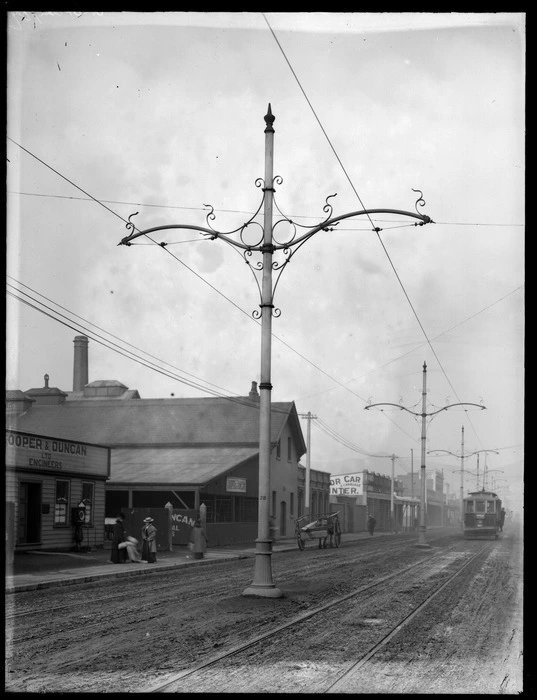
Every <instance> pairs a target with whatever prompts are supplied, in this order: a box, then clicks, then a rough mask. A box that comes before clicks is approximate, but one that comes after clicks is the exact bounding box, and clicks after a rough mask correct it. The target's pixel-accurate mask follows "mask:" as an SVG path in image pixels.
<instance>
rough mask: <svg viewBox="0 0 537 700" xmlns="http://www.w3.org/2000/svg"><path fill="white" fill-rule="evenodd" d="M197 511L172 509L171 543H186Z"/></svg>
mask: <svg viewBox="0 0 537 700" xmlns="http://www.w3.org/2000/svg"><path fill="white" fill-rule="evenodd" d="M197 517H198V512H197V511H196V510H182V509H179V508H174V509H173V510H172V544H187V543H188V537H189V535H190V531H191V530H192V528H193V527H194V523H195V522H196V518H197Z"/></svg>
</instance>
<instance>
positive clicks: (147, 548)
mask: <svg viewBox="0 0 537 700" xmlns="http://www.w3.org/2000/svg"><path fill="white" fill-rule="evenodd" d="M142 561H146V562H147V563H148V564H154V563H155V562H156V561H157V528H156V527H155V526H154V525H153V518H144V527H143V529H142Z"/></svg>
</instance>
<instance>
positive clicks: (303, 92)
mask: <svg viewBox="0 0 537 700" xmlns="http://www.w3.org/2000/svg"><path fill="white" fill-rule="evenodd" d="M261 14H262V16H263V18H264V20H265V22H266V23H267V26H268V28H269V30H270V32H271V34H272V36H273V38H274V40H275V42H276V44H277V45H278V48H279V49H280V51H281V53H282V55H283V57H284V59H285V61H286V63H287V65H288V66H289V69H290V71H291V73H292V74H293V76H294V78H295V80H296V82H297V84H298V86H299V88H300V90H301V91H302V94H303V95H304V98H305V99H306V102H307V103H308V105H309V107H310V109H311V111H312V113H313V115H314V117H315V119H316V120H317V123H318V124H319V127H320V128H321V131H322V132H323V134H324V136H325V138H326V140H327V141H328V144H329V146H330V148H331V149H332V152H333V153H334V156H335V158H336V160H337V161H338V163H339V165H340V166H341V169H342V170H343V173H344V175H345V177H346V178H347V181H348V182H349V184H350V186H351V188H352V190H353V192H354V193H355V195H356V197H357V199H358V201H359V202H360V205H361V206H362V208H363V209H365V206H364V204H363V202H362V199H361V197H360V195H359V194H358V191H357V190H356V188H355V186H354V183H353V182H352V180H351V178H350V176H349V174H348V173H347V170H346V169H345V167H344V165H343V163H342V161H341V159H340V157H339V155H338V153H337V151H336V149H335V148H334V146H333V144H332V142H331V140H330V138H329V136H328V134H327V133H326V130H325V129H324V127H323V125H322V123H321V120H320V119H319V117H318V116H317V113H316V112H315V109H314V107H313V105H312V104H311V102H310V100H309V98H308V96H307V94H306V91H305V90H304V88H303V86H302V84H301V83H300V80H299V79H298V76H297V74H296V73H295V71H294V69H293V67H292V65H291V63H290V61H289V59H288V58H287V55H286V53H285V51H284V50H283V47H282V45H281V44H280V42H279V41H278V38H277V36H276V34H275V33H274V30H273V29H272V27H271V25H270V22H269V21H268V19H267V17H266V15H265V14H264V13H263V12H262V13H261ZM367 216H368V219H369V221H370V223H371V226H372V227H373V230H374V231H375V232H376V234H377V237H378V240H379V242H380V244H381V245H382V248H383V250H384V253H385V254H386V257H387V258H388V261H389V263H390V265H391V267H392V270H393V272H394V274H395V276H396V278H397V281H398V282H399V285H400V286H401V289H402V290H403V293H404V295H405V297H406V299H407V301H408V303H409V305H410V308H411V310H412V313H413V314H414V317H415V318H416V321H417V322H418V325H419V327H420V328H421V331H422V333H423V335H424V336H425V339H426V341H427V344H428V346H429V347H430V349H431V352H432V353H433V355H434V357H435V359H436V361H437V362H438V366H439V367H440V370H441V371H442V374H443V375H444V377H445V379H446V381H447V383H448V385H449V386H450V387H451V390H452V391H453V393H454V394H455V396H456V397H457V399H458V401H459V402H460V403H462V402H461V400H460V398H459V396H458V393H457V391H456V389H455V388H454V387H453V384H452V383H451V380H450V379H449V377H448V376H447V373H446V371H445V369H444V367H443V365H442V363H441V362H440V358H439V357H438V355H437V353H436V350H435V349H434V348H433V346H432V343H431V341H430V340H429V337H428V335H427V333H426V331H425V328H424V327H423V324H422V323H421V321H420V318H419V316H418V314H417V312H416V309H415V308H414V305H413V304H412V302H411V300H410V297H409V296H408V293H407V291H406V289H405V287H404V285H403V282H402V280H401V278H400V277H399V274H398V272H397V270H396V268H395V265H394V264H393V261H392V259H391V257H390V255H389V253H388V251H387V249H386V246H385V245H384V242H383V241H382V238H381V236H380V232H379V230H378V228H377V227H375V226H374V224H373V221H372V219H371V217H370V216H369V214H367ZM468 422H469V423H470V425H471V426H472V429H473V431H474V433H475V434H476V436H477V431H476V429H475V427H474V425H473V423H472V421H471V420H470V418H468ZM477 437H478V436H477ZM478 439H479V437H478Z"/></svg>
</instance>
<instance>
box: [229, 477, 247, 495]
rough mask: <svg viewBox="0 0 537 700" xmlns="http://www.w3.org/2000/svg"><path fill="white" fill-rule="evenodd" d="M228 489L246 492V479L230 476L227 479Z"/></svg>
mask: <svg viewBox="0 0 537 700" xmlns="http://www.w3.org/2000/svg"><path fill="white" fill-rule="evenodd" d="M226 491H230V492H232V493H246V479H239V478H237V477H231V476H228V477H227V479H226Z"/></svg>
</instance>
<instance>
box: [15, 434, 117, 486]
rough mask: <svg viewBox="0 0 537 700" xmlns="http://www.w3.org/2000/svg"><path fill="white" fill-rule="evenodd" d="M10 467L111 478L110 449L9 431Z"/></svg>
mask: <svg viewBox="0 0 537 700" xmlns="http://www.w3.org/2000/svg"><path fill="white" fill-rule="evenodd" d="M6 464H7V465H10V466H17V467H25V468H27V469H28V468H29V469H52V470H57V471H62V470H68V471H80V472H88V471H91V472H92V473H94V474H103V475H108V465H109V460H108V448H107V447H99V446H98V445H88V444H85V443H83V442H74V441H72V440H62V439H60V438H49V437H44V436H42V435H30V434H27V433H19V432H15V431H11V430H6Z"/></svg>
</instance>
